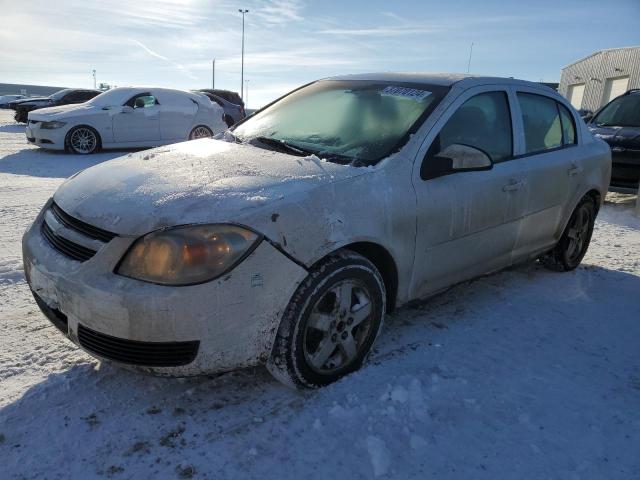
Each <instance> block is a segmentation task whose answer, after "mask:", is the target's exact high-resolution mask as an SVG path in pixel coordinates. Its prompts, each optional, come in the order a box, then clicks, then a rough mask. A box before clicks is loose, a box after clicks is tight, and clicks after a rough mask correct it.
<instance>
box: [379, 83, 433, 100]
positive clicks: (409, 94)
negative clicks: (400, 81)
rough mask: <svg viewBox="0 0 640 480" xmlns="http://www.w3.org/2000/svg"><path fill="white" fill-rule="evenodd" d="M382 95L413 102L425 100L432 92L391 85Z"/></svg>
mask: <svg viewBox="0 0 640 480" xmlns="http://www.w3.org/2000/svg"><path fill="white" fill-rule="evenodd" d="M382 95H390V96H393V97H405V98H411V99H412V100H424V99H425V98H427V97H428V96H429V95H431V92H428V91H427V90H419V89H417V88H407V87H394V86H391V85H390V86H388V87H386V88H385V89H384V90H382Z"/></svg>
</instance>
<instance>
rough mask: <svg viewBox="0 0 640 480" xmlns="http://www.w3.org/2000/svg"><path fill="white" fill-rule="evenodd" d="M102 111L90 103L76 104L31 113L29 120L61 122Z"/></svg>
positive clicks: (40, 109) (41, 109)
mask: <svg viewBox="0 0 640 480" xmlns="http://www.w3.org/2000/svg"><path fill="white" fill-rule="evenodd" d="M99 110H100V109H99V108H97V107H96V106H95V105H91V104H89V103H76V104H71V105H59V106H56V107H47V108H39V109H38V110H37V111H33V112H30V114H29V118H30V119H32V120H59V119H62V118H70V117H75V116H80V115H87V114H88V113H92V112H97V111H99Z"/></svg>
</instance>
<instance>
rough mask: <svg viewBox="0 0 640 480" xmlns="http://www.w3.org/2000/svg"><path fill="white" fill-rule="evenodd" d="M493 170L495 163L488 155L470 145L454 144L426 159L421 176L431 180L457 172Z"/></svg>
mask: <svg viewBox="0 0 640 480" xmlns="http://www.w3.org/2000/svg"><path fill="white" fill-rule="evenodd" d="M491 168H493V162H492V161H491V158H490V157H489V155H488V154H487V153H485V152H483V151H482V150H480V149H478V148H475V147H471V146H469V145H462V144H458V143H454V144H452V145H449V146H448V147H447V148H445V149H444V150H442V151H441V152H438V153H437V154H436V155H433V156H429V157H427V158H425V160H424V162H422V169H421V171H420V176H421V177H422V179H423V180H430V179H432V178H438V177H442V176H444V175H449V174H451V173H455V172H465V171H466V172H470V171H477V170H490V169H491Z"/></svg>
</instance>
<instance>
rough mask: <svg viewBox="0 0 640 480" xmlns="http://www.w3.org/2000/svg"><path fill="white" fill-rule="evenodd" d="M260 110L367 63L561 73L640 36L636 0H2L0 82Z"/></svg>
mask: <svg viewBox="0 0 640 480" xmlns="http://www.w3.org/2000/svg"><path fill="white" fill-rule="evenodd" d="M240 7H242V8H248V9H249V10H250V12H249V14H247V16H246V53H245V79H248V80H249V83H248V86H249V104H250V106H251V107H257V106H261V105H263V104H264V103H266V102H268V101H270V100H272V99H274V98H276V97H278V96H280V95H282V94H283V93H286V92H287V91H288V90H290V89H292V88H294V87H296V86H298V85H300V84H302V83H306V82H308V81H310V80H313V79H316V78H321V77H326V76H330V75H334V74H343V73H351V72H354V73H357V72H367V71H432V72H433V71H438V72H461V71H462V72H464V71H466V69H467V61H468V56H469V47H470V45H471V42H473V43H474V47H473V58H472V62H471V72H474V73H481V74H490V75H501V76H513V77H517V78H524V79H527V80H535V81H539V80H541V79H543V80H544V81H558V80H559V77H560V69H561V68H562V67H563V66H564V65H566V64H568V63H570V62H572V61H574V60H576V59H578V58H581V57H583V56H585V55H588V54H589V53H591V52H593V51H596V50H600V49H603V48H613V47H622V46H632V45H640V28H639V27H638V22H639V20H640V0H606V1H605V0H599V1H593V0H579V1H574V0H555V1H547V0H540V1H537V0H528V1H515V0H514V1H495V0H494V1H492V0H484V1H480V0H476V1H472V0H439V1H418V0H412V1H389V0H387V1H377V0H373V1H364V0H363V1H347V0H343V1H333V0H325V1H311V0H307V1H305V0H266V1H258V0H246V1H241V2H238V1H230V0H221V1H217V0H136V1H131V0H109V1H104V0H102V1H94V0H56V1H55V2H54V1H51V0H30V1H29V2H24V1H21V0H20V1H18V0H0V12H1V13H2V18H3V22H2V23H3V27H2V29H1V30H0V82H6V83H33V84H46V85H59V86H77V87H91V86H93V80H92V77H91V70H92V69H93V68H95V69H96V70H97V77H98V81H99V82H101V81H102V82H107V83H110V84H116V85H143V84H144V85H146V84H149V85H158V86H167V87H176V88H199V87H208V86H210V84H211V59H212V58H213V57H216V86H217V87H220V88H229V89H233V90H236V91H237V90H239V89H240V40H241V16H240V14H239V13H238V8H240Z"/></svg>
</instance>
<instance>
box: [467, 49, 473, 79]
mask: <svg viewBox="0 0 640 480" xmlns="http://www.w3.org/2000/svg"><path fill="white" fill-rule="evenodd" d="M471 55H473V42H471V48H470V49H469V62H468V63H467V73H469V70H471Z"/></svg>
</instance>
